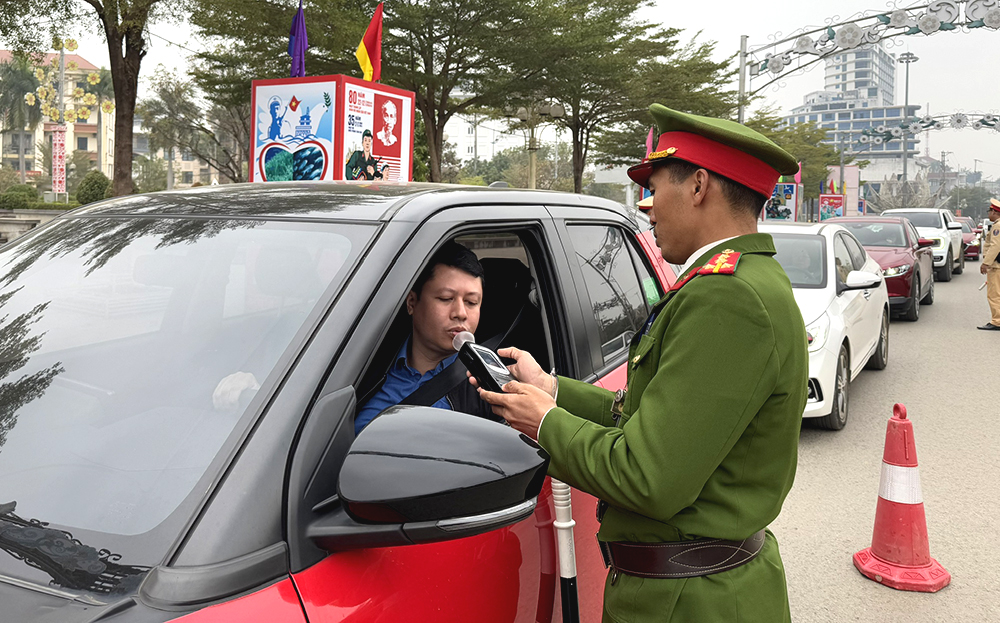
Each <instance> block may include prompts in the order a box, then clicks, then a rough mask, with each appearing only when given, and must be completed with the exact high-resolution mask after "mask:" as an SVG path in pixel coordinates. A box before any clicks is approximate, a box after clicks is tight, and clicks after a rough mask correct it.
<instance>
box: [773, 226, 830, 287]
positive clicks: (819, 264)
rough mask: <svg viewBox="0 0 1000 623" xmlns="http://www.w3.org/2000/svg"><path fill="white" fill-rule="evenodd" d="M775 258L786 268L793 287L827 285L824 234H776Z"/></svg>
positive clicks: (774, 236)
mask: <svg viewBox="0 0 1000 623" xmlns="http://www.w3.org/2000/svg"><path fill="white" fill-rule="evenodd" d="M772 238H774V248H775V249H776V250H777V251H778V252H777V254H776V255H775V256H774V259H776V260H778V263H779V264H781V267H782V268H784V269H785V273H786V274H787V275H788V279H789V281H791V282H792V287H793V288H823V287H826V245H825V244H824V239H823V236H818V235H812V234H809V235H799V234H774V235H772Z"/></svg>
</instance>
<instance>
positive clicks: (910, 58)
mask: <svg viewBox="0 0 1000 623" xmlns="http://www.w3.org/2000/svg"><path fill="white" fill-rule="evenodd" d="M918 60H920V59H918V58H917V55H916V54H914V53H912V52H904V53H902V54H900V55H899V62H900V63H903V64H904V65H906V90H905V96H904V100H903V125H904V128H903V193H904V195H903V196H904V197H905V196H906V194H905V193H906V186H907V181H906V161H907V160H909V159H910V149H909V142H908V139H909V134H910V63H914V62H916V61H918Z"/></svg>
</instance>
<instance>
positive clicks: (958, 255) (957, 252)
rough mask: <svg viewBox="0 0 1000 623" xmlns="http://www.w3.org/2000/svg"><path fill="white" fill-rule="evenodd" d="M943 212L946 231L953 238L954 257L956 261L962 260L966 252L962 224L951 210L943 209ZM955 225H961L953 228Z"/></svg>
mask: <svg viewBox="0 0 1000 623" xmlns="http://www.w3.org/2000/svg"><path fill="white" fill-rule="evenodd" d="M941 214H942V216H943V218H944V227H945V231H946V232H947V234H948V237H949V238H950V239H951V249H952V251H953V252H954V254H953V257H954V258H955V261H956V262H960V261H961V259H962V254H963V253H964V250H963V248H962V247H963V245H962V229H961V224H960V223H959V222H958V219H956V218H955V215H954V214H953V213H952V212H951V210H942V212H941ZM955 225H958V226H959V227H958V228H956V229H952V227H954V226H955Z"/></svg>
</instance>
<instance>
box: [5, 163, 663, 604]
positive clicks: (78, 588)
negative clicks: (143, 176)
mask: <svg viewBox="0 0 1000 623" xmlns="http://www.w3.org/2000/svg"><path fill="white" fill-rule="evenodd" d="M448 240H457V241H459V242H460V243H461V244H463V245H465V246H466V247H467V248H469V249H472V250H473V251H474V252H475V253H476V254H477V256H478V257H479V258H480V261H481V263H482V265H483V269H484V271H485V273H486V278H485V282H484V290H485V292H484V299H483V300H484V305H483V308H482V315H481V317H480V321H479V326H478V328H477V337H478V338H479V341H480V342H483V341H486V340H485V338H490V337H492V336H497V335H503V336H504V338H503V339H504V343H505V345H511V346H518V347H521V348H530V349H531V352H532V354H533V355H534V356H535V357H536V359H537V360H538V361H539V363H540V364H542V365H543V366H544V367H545V369H549V368H550V367H551V368H554V369H555V370H557V371H559V372H560V373H562V374H565V375H568V376H572V377H574V378H579V379H584V380H587V381H589V382H592V383H595V384H599V385H601V386H603V387H607V388H609V389H618V388H620V387H621V386H623V385H624V382H625V376H626V360H627V358H628V346H629V342H630V340H631V337H632V336H633V335H634V333H635V332H636V331H639V330H641V329H642V325H643V323H644V322H645V320H646V317H647V315H648V313H649V310H650V308H651V307H652V305H653V304H654V303H655V302H656V301H657V300H658V299H659V298H660V297H661V296H662V295H663V293H664V292H666V291H667V289H668V287H669V286H670V285H671V284H672V283H673V280H674V277H673V273H672V271H671V270H670V269H669V266H668V265H667V264H666V263H665V262H664V261H663V260H662V258H661V257H660V255H659V252H658V250H657V248H656V245H655V244H654V243H653V241H652V236H651V234H650V232H649V222H648V220H646V219H645V217H644V216H643V215H641V214H636V213H635V212H629V211H626V210H625V209H623V208H622V207H621V206H620V205H618V204H616V203H613V202H611V201H607V200H604V199H600V198H596V197H587V196H584V195H572V194H559V193H543V192H531V191H521V190H506V189H503V190H491V189H477V188H475V187H466V186H459V185H440V186H439V185H429V184H398V185H397V184H386V183H377V184H371V183H363V184H355V183H349V182H348V183H337V184H334V183H310V184H302V183H271V184H243V185H241V184H226V185H222V186H215V187H205V188H201V189H195V190H191V191H180V192H165V193H154V194H146V195H132V196H129V197H123V198H117V199H112V200H109V201H104V202H101V203H97V204H94V205H90V206H86V207H85V208H81V209H79V210H76V211H74V212H70V213H68V214H66V215H64V216H61V217H60V218H57V219H55V220H54V221H52V222H51V223H49V224H47V225H45V226H44V227H39V228H37V229H35V230H33V231H32V232H31V233H30V234H28V235H26V236H24V237H22V238H19V239H17V240H16V241H13V242H12V243H10V244H8V245H6V246H4V247H3V249H2V250H0V266H3V270H2V271H0V277H2V278H0V305H2V306H3V317H2V318H0V332H2V333H3V334H4V335H5V341H4V346H5V349H6V350H5V353H6V356H5V358H4V365H3V366H0V389H2V390H3V400H2V401H0V450H2V451H0V621H4V622H7V621H12V622H13V621H17V622H21V621H38V622H41V621H45V622H48V623H84V622H92V621H114V622H115V623H139V622H142V623H164V622H166V621H174V620H178V619H179V620H181V621H183V622H184V623H223V622H225V623H228V622H234V621H239V622H241V623H306V622H307V621H308V622H309V623H376V622H389V623H395V622H406V623H451V622H455V623H458V622H463V623H464V622H473V621H474V622H476V623H550V622H552V621H559V620H561V614H560V612H561V611H560V579H559V570H558V568H557V544H556V543H557V536H556V528H555V526H554V525H553V524H554V520H555V516H554V511H555V504H554V499H553V497H554V496H553V493H552V490H551V485H550V481H549V480H548V478H546V477H545V471H546V467H547V463H548V455H547V454H545V452H544V451H543V450H541V449H540V448H539V447H538V446H537V444H534V443H532V442H531V441H530V440H529V439H528V438H527V437H525V436H524V435H520V434H518V433H517V432H516V431H514V430H513V429H512V428H509V427H506V426H502V425H500V424H497V423H494V422H489V421H487V420H484V419H481V418H477V417H473V416H468V415H464V414H460V413H456V412H453V411H447V410H441V409H433V408H430V407H416V406H413V407H393V408H390V409H388V410H386V412H385V415H383V416H382V417H379V418H378V419H376V420H375V421H374V422H373V423H372V425H371V426H369V427H368V428H366V429H365V430H364V431H363V432H362V433H361V434H360V435H357V437H355V432H354V419H355V416H356V410H357V405H359V404H363V403H364V402H365V400H366V397H367V396H368V395H370V394H371V393H373V392H374V391H375V389H376V388H377V387H378V386H379V384H380V382H381V379H382V378H383V377H384V375H385V374H386V370H387V369H389V367H390V366H391V365H392V364H393V362H394V361H395V357H396V354H397V353H398V351H399V348H400V345H401V344H402V343H403V341H404V339H405V338H406V336H407V335H409V333H410V329H411V324H410V319H409V316H408V314H407V310H406V306H405V304H404V303H405V300H406V297H407V293H408V292H409V291H410V288H411V287H412V285H413V283H414V281H415V279H416V278H417V276H418V275H419V274H420V271H421V269H422V267H423V266H424V265H425V264H426V262H427V261H428V258H430V257H431V255H432V254H433V253H434V252H435V250H436V249H438V248H440V246H441V245H442V244H444V243H445V242H446V241H448ZM220 380H221V381H220ZM234 387H235V390H233V388H234ZM223 390H224V391H223ZM231 390H232V391H231ZM572 500H573V507H574V509H573V510H574V513H573V516H574V520H575V521H576V529H575V537H576V560H577V574H578V575H577V579H578V587H579V590H578V594H579V606H580V613H581V615H582V618H581V621H582V622H583V623H597V622H598V621H600V619H601V611H602V608H601V602H602V593H603V587H604V583H605V579H606V571H605V568H604V565H603V562H602V560H601V555H600V552H599V550H598V547H597V544H596V543H595V541H594V533H595V532H596V530H597V527H598V523H597V518H596V516H595V509H596V500H595V499H594V498H593V497H591V496H590V495H587V494H585V493H582V492H580V491H573V492H572Z"/></svg>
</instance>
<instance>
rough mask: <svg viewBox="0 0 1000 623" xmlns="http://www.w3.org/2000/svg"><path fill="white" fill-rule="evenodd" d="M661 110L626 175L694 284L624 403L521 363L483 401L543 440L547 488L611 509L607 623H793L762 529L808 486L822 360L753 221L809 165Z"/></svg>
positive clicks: (737, 131) (675, 300)
mask: <svg viewBox="0 0 1000 623" xmlns="http://www.w3.org/2000/svg"><path fill="white" fill-rule="evenodd" d="M650 110H651V112H652V115H653V118H654V119H655V120H656V123H657V126H658V128H659V130H660V132H661V134H660V138H659V143H658V145H657V147H656V150H655V151H654V152H653V153H651V154H650V155H649V158H648V159H647V160H646V161H644V162H643V163H642V164H639V165H637V166H634V167H632V168H631V169H629V176H630V177H631V178H632V179H633V180H634V181H635V182H636V183H638V184H640V185H641V186H643V187H646V188H648V189H649V190H650V191H652V192H653V206H652V209H651V211H650V222H651V223H653V226H654V233H655V236H656V241H657V245H658V246H659V248H660V251H661V253H662V254H663V257H664V259H665V260H666V261H667V262H670V263H673V264H680V265H683V268H682V271H681V273H680V276H679V278H678V281H677V283H676V284H675V285H674V286H673V287H672V288H671V289H670V290H669V292H667V294H666V295H665V296H664V297H663V299H661V300H660V301H659V302H658V303H657V304H656V305H655V306H654V307H653V311H652V313H651V314H650V316H649V318H648V319H647V321H646V323H645V326H644V327H643V329H642V330H641V331H640V332H638V333H637V334H636V335H635V337H634V339H633V340H632V343H631V346H630V348H629V359H628V386H627V392H625V391H620V392H618V393H617V394H616V393H615V392H611V391H608V390H605V389H602V388H600V387H595V386H592V385H589V384H587V383H582V382H579V381H574V380H572V379H568V378H563V377H558V378H554V377H550V376H549V375H548V374H546V373H545V372H544V371H543V370H542V369H541V368H540V367H539V366H538V364H537V363H535V361H534V358H533V357H532V356H531V355H530V354H529V353H526V352H524V351H521V350H518V349H515V348H510V349H503V350H501V351H500V354H501V355H503V356H506V357H511V358H513V359H515V360H516V363H515V364H514V365H513V366H511V371H512V372H513V373H514V375H515V377H516V378H518V379H519V381H520V382H512V383H509V384H508V385H507V386H505V388H504V389H505V392H507V393H504V394H496V393H490V392H485V391H482V390H480V391H481V395H483V397H484V398H485V399H486V400H487V401H488V402H490V403H491V404H493V405H494V412H495V413H498V414H499V415H502V416H503V417H504V418H505V419H507V421H508V422H509V423H510V424H511V425H512V426H513V427H514V428H515V429H517V430H519V431H521V432H523V433H525V434H527V435H529V436H531V437H534V438H537V439H538V442H539V444H540V445H541V446H542V447H543V448H545V450H546V451H548V453H549V454H550V455H551V463H550V466H549V474H550V475H552V476H553V477H555V478H558V479H560V480H562V481H564V482H566V483H568V484H570V485H572V486H574V487H577V488H579V489H581V490H583V491H586V492H588V493H591V494H593V495H595V496H597V497H599V498H600V499H601V503H600V504H599V507H598V513H599V516H600V517H601V521H602V524H601V530H600V533H599V535H598V538H599V540H600V545H601V550H602V551H601V553H602V555H603V556H604V559H605V562H606V563H607V564H608V566H609V567H610V573H609V574H608V579H607V581H606V584H605V592H604V621H605V622H619V623H626V622H645V621H671V622H699V623H705V622H721V621H740V622H741V623H756V622H759V623H780V622H782V621H789V620H790V616H789V609H788V594H787V589H786V587H785V574H784V569H783V567H782V563H781V557H780V556H779V554H778V545H777V542H776V541H775V539H774V536H773V535H772V534H771V533H770V532H769V531H767V530H765V528H766V526H767V525H768V524H769V523H770V522H771V521H772V520H774V518H775V517H777V515H778V512H779V511H780V510H781V505H782V502H783V501H784V499H785V496H786V495H787V493H788V491H789V489H790V488H791V486H792V479H793V477H794V474H795V467H796V453H797V448H798V439H799V429H800V426H801V422H802V410H803V408H804V407H805V402H806V384H807V380H808V352H807V348H808V347H807V343H806V332H805V327H804V326H803V322H802V315H801V313H800V312H799V309H798V307H797V306H796V303H795V299H794V298H793V296H792V289H791V284H790V283H789V280H788V277H787V276H786V275H785V273H784V271H783V270H782V269H781V266H780V265H779V264H778V263H777V261H775V259H774V257H773V256H774V254H775V249H774V242H773V240H772V239H771V237H770V236H768V235H766V234H760V233H757V219H758V218H759V215H760V211H761V209H762V208H763V207H764V204H765V202H766V201H767V198H768V197H770V196H771V192H772V190H773V189H774V186H775V183H776V182H777V181H778V178H779V175H782V174H786V175H787V174H792V173H795V172H796V171H797V170H798V167H797V165H796V161H795V159H794V158H793V157H792V156H791V155H789V154H788V153H787V152H785V151H784V150H782V149H781V148H780V147H778V146H777V145H775V144H774V143H773V142H771V141H770V140H768V139H767V138H766V137H764V136H763V135H761V134H759V133H757V132H755V131H753V130H750V129H748V128H746V127H744V126H742V125H740V124H737V123H734V122H732V121H726V120H720V119H711V118H706V117H699V116H695V115H689V114H684V113H680V112H677V111H674V110H670V109H668V108H666V107H664V106H660V105H657V104H654V105H653V106H652V107H651V108H650ZM554 397H555V399H554Z"/></svg>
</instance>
